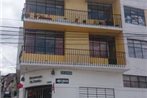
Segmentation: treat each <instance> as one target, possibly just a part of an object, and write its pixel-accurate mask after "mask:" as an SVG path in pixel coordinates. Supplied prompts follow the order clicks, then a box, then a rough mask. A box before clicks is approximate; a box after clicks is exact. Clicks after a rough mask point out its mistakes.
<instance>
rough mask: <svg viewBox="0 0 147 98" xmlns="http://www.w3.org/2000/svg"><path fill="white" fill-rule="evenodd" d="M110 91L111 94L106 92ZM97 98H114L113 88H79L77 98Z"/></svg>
mask: <svg viewBox="0 0 147 98" xmlns="http://www.w3.org/2000/svg"><path fill="white" fill-rule="evenodd" d="M110 90H111V93H110V92H108V91H110ZM90 96H91V97H93V98H99V97H100V96H101V97H103V98H108V97H111V98H115V90H114V88H99V87H79V97H80V98H89V97H90Z"/></svg>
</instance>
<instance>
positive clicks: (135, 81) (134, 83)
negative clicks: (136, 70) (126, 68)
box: [123, 75, 147, 88]
mask: <svg viewBox="0 0 147 98" xmlns="http://www.w3.org/2000/svg"><path fill="white" fill-rule="evenodd" d="M123 81H124V87H132V88H147V76H134V75H123Z"/></svg>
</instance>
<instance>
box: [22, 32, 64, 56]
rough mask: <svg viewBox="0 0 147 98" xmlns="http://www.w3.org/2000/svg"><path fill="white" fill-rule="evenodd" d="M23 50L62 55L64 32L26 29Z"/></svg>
mask: <svg viewBox="0 0 147 98" xmlns="http://www.w3.org/2000/svg"><path fill="white" fill-rule="evenodd" d="M25 51H26V52H28V53H40V54H57V55H63V51H64V33H63V32H55V31H41V30H26V33H25Z"/></svg>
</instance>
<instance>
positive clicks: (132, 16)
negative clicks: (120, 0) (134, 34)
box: [124, 6, 145, 25]
mask: <svg viewBox="0 0 147 98" xmlns="http://www.w3.org/2000/svg"><path fill="white" fill-rule="evenodd" d="M124 12H125V21H126V23H131V24H136V25H145V16H144V10H142V9H137V8H131V7H127V6H124Z"/></svg>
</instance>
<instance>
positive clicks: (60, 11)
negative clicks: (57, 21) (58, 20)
mask: <svg viewBox="0 0 147 98" xmlns="http://www.w3.org/2000/svg"><path fill="white" fill-rule="evenodd" d="M47 1H48V0H45V2H38V1H37V0H34V1H33V2H30V1H26V9H27V11H28V12H29V8H28V6H30V7H31V6H34V7H35V10H34V11H31V12H35V13H40V14H50V15H58V16H64V0H53V1H51V2H47ZM49 5H50V6H49ZM51 6H52V7H51ZM59 6H60V7H61V8H59ZM41 7H42V8H44V9H43V11H40V12H38V10H37V9H40V10H41V9H42V8H41ZM47 9H52V10H54V11H52V10H47Z"/></svg>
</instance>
